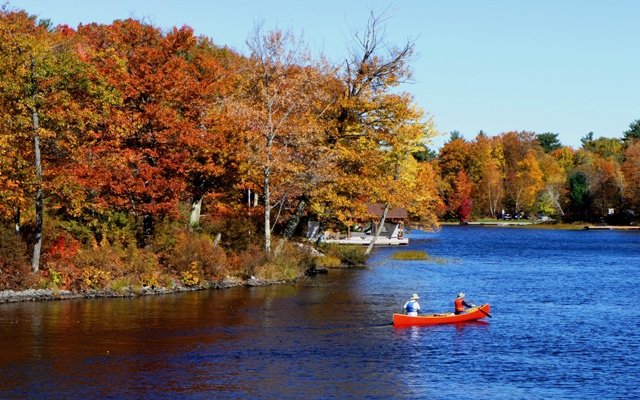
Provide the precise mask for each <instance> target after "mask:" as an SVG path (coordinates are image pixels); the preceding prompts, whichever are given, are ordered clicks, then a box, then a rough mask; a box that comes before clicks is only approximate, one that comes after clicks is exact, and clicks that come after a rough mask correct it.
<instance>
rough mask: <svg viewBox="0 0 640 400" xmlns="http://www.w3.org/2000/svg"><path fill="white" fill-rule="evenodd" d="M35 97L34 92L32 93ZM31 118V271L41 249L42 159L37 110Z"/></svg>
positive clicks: (33, 110) (35, 269)
mask: <svg viewBox="0 0 640 400" xmlns="http://www.w3.org/2000/svg"><path fill="white" fill-rule="evenodd" d="M33 97H34V99H35V94H34V96H33ZM31 118H32V123H33V150H34V153H35V166H36V185H37V188H36V226H35V241H34V245H33V258H32V259H31V271H32V272H38V270H39V269H40V252H41V250H42V160H41V157H40V135H39V134H38V130H39V129H40V118H39V116H38V110H36V109H35V108H32V109H31Z"/></svg>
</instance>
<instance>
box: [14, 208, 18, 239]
mask: <svg viewBox="0 0 640 400" xmlns="http://www.w3.org/2000/svg"><path fill="white" fill-rule="evenodd" d="M13 233H14V234H15V235H16V237H18V236H20V207H15V208H14V209H13Z"/></svg>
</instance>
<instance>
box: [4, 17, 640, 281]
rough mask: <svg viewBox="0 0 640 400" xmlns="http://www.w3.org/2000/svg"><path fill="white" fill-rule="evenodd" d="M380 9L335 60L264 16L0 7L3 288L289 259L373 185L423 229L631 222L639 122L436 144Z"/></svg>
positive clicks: (342, 221) (202, 273) (190, 274)
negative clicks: (97, 13) (220, 19)
mask: <svg viewBox="0 0 640 400" xmlns="http://www.w3.org/2000/svg"><path fill="white" fill-rule="evenodd" d="M384 20H385V19H384V18H381V17H380V16H378V15H375V14H373V13H371V14H370V15H369V19H368V21H367V24H366V26H365V28H363V29H362V30H361V31H358V32H355V33H354V35H353V38H352V39H353V40H352V42H351V43H350V45H349V47H347V48H345V57H344V61H343V62H342V63H339V64H335V65H334V64H330V63H329V62H327V60H326V58H325V57H323V56H322V55H321V54H320V55H318V54H313V53H312V52H310V51H309V50H308V48H307V46H306V44H305V43H304V41H303V40H302V37H299V36H297V35H296V34H295V33H294V32H292V31H287V30H281V29H275V30H267V29H265V28H264V26H263V25H262V24H260V23H257V24H256V26H255V29H254V30H253V31H252V32H250V33H249V34H248V39H247V46H248V49H249V54H239V53H237V52H236V51H234V50H232V49H230V48H228V47H225V46H220V45H218V44H216V42H215V38H208V37H204V36H196V35H195V34H194V32H193V30H192V29H191V28H190V27H188V26H182V27H179V28H178V27H174V28H171V29H166V30H165V29H160V28H158V27H156V26H153V25H151V24H147V23H144V22H142V21H139V20H135V19H126V20H117V21H114V22H113V23H111V24H108V25H105V24H97V23H89V24H86V25H80V26H79V27H77V28H71V27H69V26H66V25H61V26H57V27H52V26H51V24H50V23H48V21H46V20H45V21H41V20H38V19H37V18H36V17H34V16H32V15H29V14H28V13H27V12H26V11H23V10H16V9H11V8H10V7H9V6H8V5H4V6H2V8H1V10H0V121H1V122H2V123H1V125H0V152H1V154H2V157H1V159H0V222H1V223H0V236H2V244H1V245H0V289H4V288H20V287H36V286H40V287H58V288H71V289H86V288H95V287H105V286H110V287H114V286H117V287H122V286H131V285H147V286H163V285H168V284H169V282H171V281H172V279H179V280H181V281H182V283H184V284H197V283H198V282H202V281H210V280H216V279H218V280H219V279H226V278H228V277H229V276H235V277H239V278H246V277H249V276H260V277H271V278H272V277H275V276H285V277H293V276H295V275H296V274H298V273H299V272H300V271H299V270H296V269H295V268H294V269H293V270H292V269H291V268H292V267H291V265H292V264H296V268H304V267H305V263H308V261H306V259H305V258H304V256H303V255H299V254H298V252H297V250H295V249H296V247H295V246H292V245H291V242H292V241H295V240H297V239H298V238H300V237H302V236H303V234H304V225H305V224H304V222H305V221H310V220H313V221H319V222H320V224H322V226H323V227H326V228H331V229H336V230H340V229H345V226H347V227H348V225H349V224H351V223H353V221H354V220H356V219H366V218H369V219H370V218H372V217H373V216H372V215H369V214H368V211H367V207H366V205H367V204H382V205H385V210H388V209H392V208H394V207H400V208H404V209H406V210H407V212H408V219H409V223H410V224H411V226H413V227H419V228H423V229H437V227H438V224H439V221H442V220H456V221H469V220H472V219H478V218H501V217H504V214H503V212H504V213H509V214H514V215H522V216H541V215H544V216H546V217H551V218H555V219H557V220H562V221H565V222H571V221H592V222H601V221H604V220H606V221H607V222H610V223H625V224H628V223H632V222H635V221H636V217H635V216H636V215H637V214H636V213H637V212H639V211H640V210H639V207H640V172H639V171H640V168H639V167H640V165H639V163H640V147H639V146H640V144H639V143H638V142H637V138H638V134H637V131H638V125H639V123H638V121H634V122H633V123H631V125H630V129H629V130H628V131H626V132H624V133H621V135H622V138H621V139H606V138H598V139H595V138H593V134H590V135H587V136H586V137H585V138H584V139H583V141H582V143H583V145H582V147H581V148H580V149H572V148H570V147H567V146H562V144H561V143H560V142H559V141H558V135H557V134H554V133H541V134H536V133H534V132H526V131H521V132H517V131H513V132H504V133H501V134H500V135H497V136H494V137H489V136H487V135H486V134H484V133H483V132H482V131H481V132H480V133H478V135H477V136H476V137H475V138H474V139H473V140H466V139H464V137H463V136H462V135H461V134H460V133H459V132H457V131H456V132H453V133H452V134H451V139H450V140H449V141H448V142H447V143H446V144H445V145H444V146H443V147H442V148H441V149H440V150H439V152H436V151H434V150H433V149H431V148H430V146H431V141H430V139H431V138H433V137H434V136H436V135H438V134H439V133H438V132H437V131H436V130H435V129H434V125H433V121H432V118H431V117H430V116H429V115H428V113H426V112H425V111H424V110H423V109H422V108H420V106H419V105H418V104H416V102H415V100H414V97H413V96H412V95H411V93H409V92H405V91H403V89H404V86H403V84H404V83H406V82H410V81H411V79H412V69H411V60H412V57H413V56H414V43H413V42H412V41H411V40H407V42H405V43H400V44H395V43H389V42H387V40H386V37H385V36H384V29H383V28H384V26H383V23H384ZM383 219H384V217H383ZM274 239H275V240H274ZM283 254H284V256H283ZM274 271H279V273H278V274H276V273H275V272H274ZM283 271H284V272H283Z"/></svg>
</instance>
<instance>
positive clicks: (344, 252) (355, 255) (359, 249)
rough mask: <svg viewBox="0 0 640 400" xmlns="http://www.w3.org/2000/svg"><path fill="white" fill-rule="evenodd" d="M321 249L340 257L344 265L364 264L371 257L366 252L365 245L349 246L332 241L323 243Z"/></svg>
mask: <svg viewBox="0 0 640 400" xmlns="http://www.w3.org/2000/svg"><path fill="white" fill-rule="evenodd" d="M321 250H322V251H323V252H324V253H325V254H326V255H331V256H334V257H338V258H339V259H340V260H341V261H342V264H344V265H350V266H362V265H365V263H366V262H367V259H368V258H369V257H368V256H367V255H366V254H365V251H366V247H365V246H349V245H339V244H335V243H330V244H325V245H323V246H322V248H321Z"/></svg>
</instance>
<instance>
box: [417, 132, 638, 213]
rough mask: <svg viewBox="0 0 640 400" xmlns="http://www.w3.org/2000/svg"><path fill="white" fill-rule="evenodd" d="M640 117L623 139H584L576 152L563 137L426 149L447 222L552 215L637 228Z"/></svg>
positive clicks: (454, 139) (526, 136) (508, 138)
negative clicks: (560, 140) (561, 138)
mask: <svg viewBox="0 0 640 400" xmlns="http://www.w3.org/2000/svg"><path fill="white" fill-rule="evenodd" d="M639 138H640V120H636V121H634V122H632V123H631V124H630V126H629V130H627V131H625V132H622V135H621V138H619V139H618V138H604V137H601V138H598V139H595V138H594V137H593V133H589V134H587V135H586V136H585V137H583V138H582V140H581V142H582V146H581V147H580V148H579V149H577V150H575V149H573V148H571V147H568V146H563V145H562V144H561V143H560V142H559V141H558V134H556V133H542V134H535V133H533V132H506V133H503V134H500V135H498V136H495V137H488V136H487V135H485V134H484V133H483V132H480V133H479V134H478V135H477V136H476V137H475V138H474V139H473V140H465V139H464V138H463V137H462V135H460V134H459V132H453V134H452V136H451V139H450V140H449V141H448V142H447V143H446V144H445V145H444V146H443V147H442V149H440V151H439V153H438V154H435V153H434V152H428V151H427V152H426V153H424V152H423V156H424V157H425V158H427V159H431V160H432V161H431V162H432V163H433V165H434V169H435V170H436V174H437V177H438V178H437V187H438V192H439V194H440V195H441V197H442V200H443V202H444V204H445V211H444V213H443V214H441V217H442V218H445V219H460V220H468V219H475V218H486V217H489V218H502V217H503V215H502V213H503V211H504V213H505V214H509V217H512V218H513V217H520V218H536V217H541V216H546V217H552V218H555V219H558V220H561V221H563V222H575V221H585V222H593V223H603V222H604V223H608V224H624V225H628V224H630V223H635V222H637V220H638V215H640V141H639V140H638V139H639Z"/></svg>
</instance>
